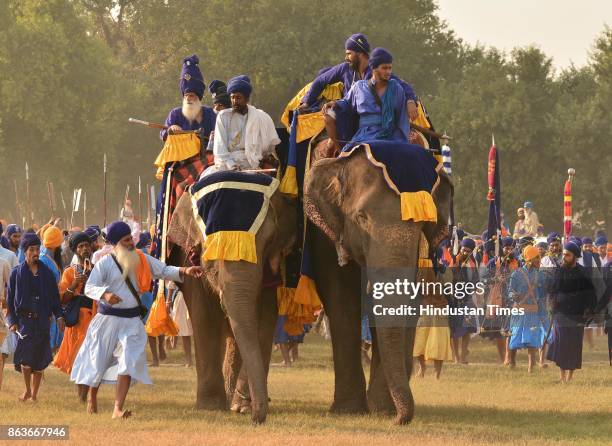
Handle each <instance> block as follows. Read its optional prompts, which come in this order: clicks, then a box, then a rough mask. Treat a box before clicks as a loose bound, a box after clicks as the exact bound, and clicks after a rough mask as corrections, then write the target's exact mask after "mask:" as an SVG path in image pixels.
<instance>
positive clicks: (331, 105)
mask: <svg viewBox="0 0 612 446" xmlns="http://www.w3.org/2000/svg"><path fill="white" fill-rule="evenodd" d="M335 106H336V101H329V102H327V103H326V104H325V105H323V108H322V109H321V113H323V114H326V113H327V111H328V110H333V109H334V107H335Z"/></svg>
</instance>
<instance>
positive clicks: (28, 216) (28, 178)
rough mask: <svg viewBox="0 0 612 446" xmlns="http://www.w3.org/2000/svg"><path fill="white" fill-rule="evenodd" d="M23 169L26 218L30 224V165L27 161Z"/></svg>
mask: <svg viewBox="0 0 612 446" xmlns="http://www.w3.org/2000/svg"><path fill="white" fill-rule="evenodd" d="M25 171H26V201H27V203H26V204H27V215H26V219H27V220H28V222H29V223H28V224H29V225H30V226H32V220H33V218H32V204H31V203H30V167H29V166H28V163H27V161H26V165H25Z"/></svg>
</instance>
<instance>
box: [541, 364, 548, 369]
mask: <svg viewBox="0 0 612 446" xmlns="http://www.w3.org/2000/svg"><path fill="white" fill-rule="evenodd" d="M540 368H541V369H547V368H548V364H540Z"/></svg>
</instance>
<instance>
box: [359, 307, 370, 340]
mask: <svg viewBox="0 0 612 446" xmlns="http://www.w3.org/2000/svg"><path fill="white" fill-rule="evenodd" d="M361 340H362V341H365V342H368V343H370V344H371V343H372V331H371V330H370V320H369V319H368V315H367V314H364V315H363V316H361Z"/></svg>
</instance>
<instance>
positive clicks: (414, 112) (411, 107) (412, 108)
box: [408, 101, 419, 121]
mask: <svg viewBox="0 0 612 446" xmlns="http://www.w3.org/2000/svg"><path fill="white" fill-rule="evenodd" d="M408 117H409V118H410V120H411V121H414V120H416V119H417V118H418V117H419V109H418V108H417V105H416V103H415V102H414V101H408Z"/></svg>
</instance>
